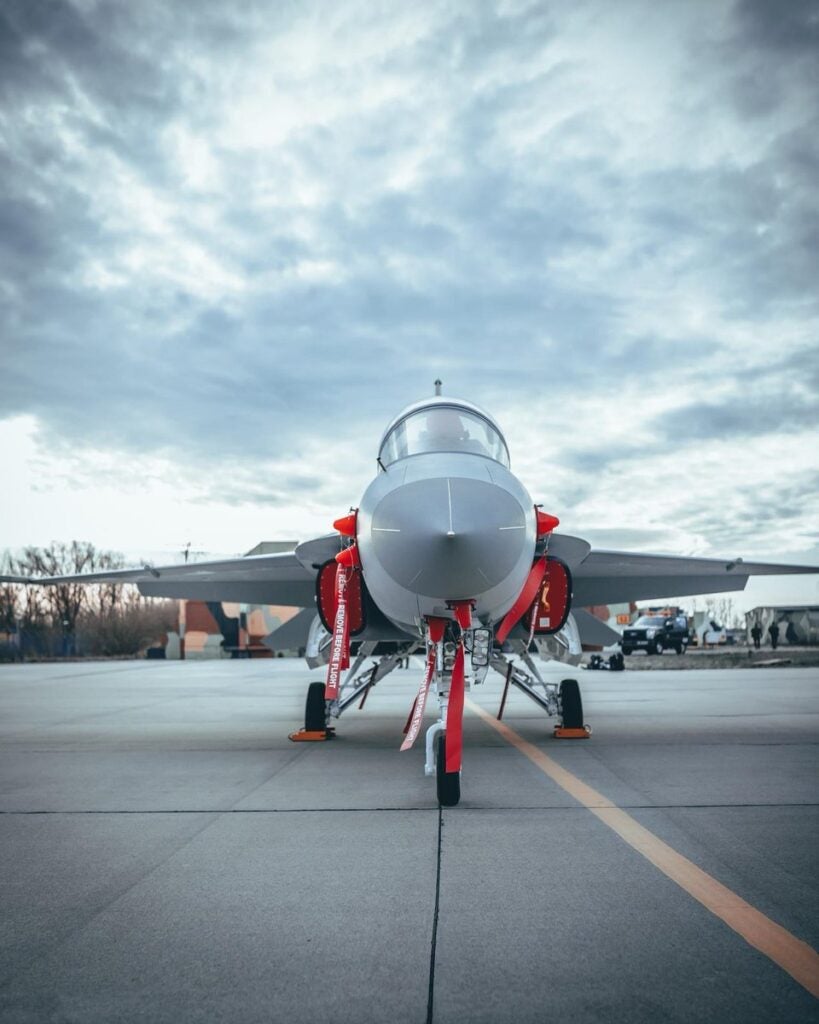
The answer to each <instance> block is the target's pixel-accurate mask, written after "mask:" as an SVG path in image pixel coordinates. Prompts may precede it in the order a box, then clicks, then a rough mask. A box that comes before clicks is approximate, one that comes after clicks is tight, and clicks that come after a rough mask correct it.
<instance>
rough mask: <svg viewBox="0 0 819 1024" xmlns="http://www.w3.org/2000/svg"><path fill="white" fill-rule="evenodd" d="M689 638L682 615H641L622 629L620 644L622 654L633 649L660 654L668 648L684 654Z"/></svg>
mask: <svg viewBox="0 0 819 1024" xmlns="http://www.w3.org/2000/svg"><path fill="white" fill-rule="evenodd" d="M689 639H690V636H689V632H688V621H687V620H686V618H685V616H684V615H678V616H664V615H641V616H640V618H639V619H637V621H636V622H635V623H633V624H632V625H631V626H629V627H628V629H624V630H623V639H622V642H621V645H620V646H621V647H622V650H623V654H633V653H634V651H645V652H646V654H662V653H663V651H668V650H675V651H676V652H677V654H684V653H685V650H686V648H687V647H688V641H689Z"/></svg>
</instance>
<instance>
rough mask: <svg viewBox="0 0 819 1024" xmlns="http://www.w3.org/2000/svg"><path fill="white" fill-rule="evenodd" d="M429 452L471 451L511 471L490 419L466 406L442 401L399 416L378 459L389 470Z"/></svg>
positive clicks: (386, 435) (386, 437)
mask: <svg viewBox="0 0 819 1024" xmlns="http://www.w3.org/2000/svg"><path fill="white" fill-rule="evenodd" d="M428 452H468V453H470V454H472V455H483V456H484V457H485V458H489V459H494V460H495V462H500V463H501V465H503V466H506V467H507V469H508V468H509V452H508V450H507V448H506V442H505V441H504V439H503V437H502V436H501V434H500V432H499V431H498V429H497V427H495V426H494V424H493V423H491V422H490V420H489V419H488V418H487V417H484V416H482V415H481V413H480V412H478V411H477V410H475V409H471V408H467V407H466V406H465V405H460V404H455V403H451V404H450V403H447V404H445V403H443V402H441V401H440V400H438V401H437V402H436V401H434V400H433V401H431V402H430V403H429V404H428V405H424V406H421V407H416V408H413V409H412V411H410V412H409V413H407V415H405V416H403V417H400V418H399V419H398V420H397V421H396V422H395V423H394V424H393V425H392V426H391V427H390V428H389V429H388V430H387V433H386V434H385V435H384V439H383V441H382V442H381V449H380V451H379V453H378V457H379V459H380V460H381V464H382V465H383V466H385V467H386V466H389V465H390V464H391V463H393V462H396V461H397V460H398V459H404V458H407V456H409V455H422V454H426V453H428Z"/></svg>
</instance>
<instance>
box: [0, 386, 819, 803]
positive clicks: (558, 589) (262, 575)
mask: <svg viewBox="0 0 819 1024" xmlns="http://www.w3.org/2000/svg"><path fill="white" fill-rule="evenodd" d="M376 462H377V473H376V476H375V479H374V480H373V481H372V483H371V484H370V485H369V486H368V487H367V489H366V490H365V492H364V494H363V496H362V497H361V500H360V501H359V503H358V506H357V508H356V509H354V510H353V511H351V512H350V514H349V515H346V516H343V517H341V518H340V519H338V520H337V521H336V522H335V523H334V524H333V525H334V527H335V532H333V533H331V534H328V535H326V536H323V537H319V538H317V539H315V540H309V541H307V542H305V543H302V544H299V545H298V546H297V547H296V548H295V550H293V551H292V552H288V553H283V554H271V555H253V556H247V557H244V558H235V559H227V560H223V561H215V562H199V563H193V564H187V563H186V564H183V565H172V566H161V567H154V566H145V567H143V568H141V569H126V570H119V571H112V572H102V573H93V574H89V575H83V576H77V577H47V578H46V577H43V578H36V579H28V578H25V579H23V578H19V577H11V578H10V577H5V578H3V577H0V579H6V580H9V579H13V580H15V581H16V582H26V583H36V584H44V585H47V584H50V583H55V582H61V581H65V580H82V581H84V582H88V583H97V582H110V581H116V582H132V583H135V584H136V585H137V586H138V588H139V590H140V592H141V593H142V594H144V595H146V596H150V597H172V598H189V599H195V600H203V601H239V602H247V603H253V604H280V605H290V606H294V607H298V608H302V609H304V610H303V611H302V612H300V613H299V615H297V616H296V618H295V619H294V620H291V622H289V623H286V624H285V625H284V626H283V627H281V629H280V630H277V631H276V632H275V633H274V634H272V638H271V639H270V642H271V645H272V646H274V647H277V648H283V647H289V646H297V645H298V646H301V645H302V644H303V643H304V645H305V646H306V651H307V659H308V662H309V664H310V665H311V667H317V666H319V665H325V664H326V666H327V678H326V680H322V681H317V682H314V683H312V684H310V687H309V689H308V694H307V702H306V709H305V722H304V729H302V730H301V731H300V732H298V733H294V734H293V737H292V738H293V739H319V738H322V739H323V738H329V737H330V736H332V734H333V729H332V728H331V723H332V722H333V721H334V720H336V719H338V718H339V717H340V716H341V715H342V714H343V713H344V712H345V711H346V710H347V709H348V708H350V707H351V706H352V705H353V704H354V703H355V702H356V701H358V700H359V699H360V701H361V705H363V701H364V699H365V698H366V696H367V694H368V692H369V690H370V689H371V688H372V687H373V686H375V684H376V683H378V682H379V681H380V680H381V679H383V678H384V677H385V676H386V675H387V674H388V673H389V672H391V671H392V670H393V669H394V668H395V667H396V666H397V665H398V664H399V663H400V662H401V661H402V660H403V659H404V658H405V657H407V656H408V655H409V654H414V653H415V654H420V655H422V656H423V658H424V665H425V671H424V678H423V682H422V684H421V687H420V690H419V692H418V696H417V697H416V701H415V704H414V706H413V708H412V710H411V712H410V715H409V719H408V721H407V725H406V728H405V739H404V742H403V744H402V749H404V750H406V749H409V747H410V746H412V744H413V742H414V740H415V739H416V737H417V735H418V734H419V731H420V729H421V726H422V722H423V719H424V711H425V705H426V699H427V695H428V693H429V692H430V690H431V689H434V691H435V693H436V695H437V698H438V703H439V707H440V715H439V717H438V720H437V721H436V722H435V723H434V724H433V725H431V726H430V727H429V728H428V729H427V732H426V762H425V771H426V773H427V774H428V775H430V776H434V777H435V778H436V780H437V795H438V800H439V801H440V803H441V804H442V805H446V806H451V805H453V804H456V803H457V802H458V800H459V799H460V768H461V746H462V740H461V737H462V732H461V725H462V716H463V703H464V691H465V689H467V688H469V687H471V686H474V685H478V684H480V683H482V682H483V680H484V678H485V676H486V674H487V672H488V670H489V668H490V667H491V668H493V669H495V670H496V671H498V672H499V673H501V674H502V675H503V676H504V678H505V680H506V690H504V701H505V697H506V692H507V691H508V687H509V686H510V685H514V686H516V687H518V688H519V689H520V690H522V691H523V692H524V693H526V694H527V695H528V696H529V697H530V698H531V699H532V700H533V701H535V702H536V703H537V704H538V705H539V706H540V707H541V708H542V709H543V710H544V711H545V712H546V714H547V715H550V716H555V717H556V719H557V720H558V722H559V725H558V727H557V728H556V730H555V731H556V734H558V735H567V736H583V735H586V731H587V730H586V728H585V724H584V721H583V710H582V702H581V696H580V691H579V687H578V684H577V681H576V680H574V679H564V680H563V681H562V682H561V683H559V684H555V683H550V682H546V681H545V680H544V679H543V677H542V676H541V674H540V672H539V671H538V668H537V665H536V664H535V661H534V660H533V658H532V652H536V653H538V654H539V655H541V656H542V657H545V658H547V659H556V660H558V661H565V662H568V663H569V664H573V665H577V664H578V662H579V660H580V655H581V651H582V645H583V643H586V644H590V645H598V646H599V645H603V646H605V645H609V644H612V643H616V642H617V641H618V640H619V639H620V637H619V634H618V633H616V632H615V631H614V630H611V629H609V627H607V626H606V625H605V624H604V623H602V622H600V621H599V620H598V619H596V618H595V617H594V616H592V615H591V614H589V613H588V612H587V611H585V610H584V608H586V607H588V606H590V605H599V604H610V603H614V602H621V601H635V600H639V599H647V598H665V597H670V596H682V595H686V594H705V593H718V592H724V591H733V590H742V589H743V588H744V587H745V584H746V583H747V581H748V577H749V576H751V575H758V574H765V575H776V574H783V573H810V572H817V571H819V568H817V567H814V566H797V565H772V564H765V563H759V562H745V561H742V560H741V559H732V560H722V559H712V558H680V557H673V556H665V555H645V554H634V553H631V552H623V551H601V550H592V549H591V545H590V544H588V543H587V542H586V541H584V540H581V539H580V538H577V537H570V536H567V535H565V534H562V533H559V532H557V531H556V529H555V528H556V526H557V525H558V519H557V518H556V517H555V516H552V515H550V514H547V513H545V512H544V511H542V510H541V508H540V507H539V506H536V505H535V503H534V502H533V500H532V498H531V497H530V496H529V494H528V492H527V491H526V488H525V487H524V486H523V484H522V483H521V482H520V481H519V480H518V479H517V477H515V476H514V474H513V473H512V472H511V469H510V459H509V450H508V448H507V445H506V441H505V440H504V436H503V434H502V432H501V430H500V428H499V426H498V425H497V423H496V422H495V420H494V419H493V418H492V417H491V416H490V415H489V414H488V413H487V412H485V411H484V410H482V409H480V408H479V407H478V406H476V405H474V404H473V403H471V402H468V401H463V400H461V399H455V398H451V397H449V396H444V395H442V394H441V393H440V384H439V382H436V394H435V395H434V396H433V397H430V398H427V399H423V400H421V401H419V402H416V403H414V404H413V405H410V406H408V407H407V408H406V409H404V410H403V411H402V412H401V413H399V415H398V416H396V417H395V419H394V420H393V421H392V422H391V423H390V424H389V426H388V427H387V429H386V430H385V431H384V434H383V436H382V438H381V442H380V444H379V447H378V454H377V459H376ZM299 631H301V634H300V635H298V634H299Z"/></svg>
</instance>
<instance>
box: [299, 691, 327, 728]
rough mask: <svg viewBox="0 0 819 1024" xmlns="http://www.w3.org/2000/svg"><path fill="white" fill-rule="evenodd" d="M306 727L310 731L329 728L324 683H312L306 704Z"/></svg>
mask: <svg viewBox="0 0 819 1024" xmlns="http://www.w3.org/2000/svg"><path fill="white" fill-rule="evenodd" d="M304 728H305V729H306V730H307V731H308V732H321V731H322V730H324V729H326V728H327V706H326V704H325V703H324V683H310V685H309V686H308V687H307V700H306V701H305V704H304Z"/></svg>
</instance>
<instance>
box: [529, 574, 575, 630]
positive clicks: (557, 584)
mask: <svg viewBox="0 0 819 1024" xmlns="http://www.w3.org/2000/svg"><path fill="white" fill-rule="evenodd" d="M571 607H572V574H571V572H570V571H569V567H568V565H566V563H565V562H561V560H560V559H559V558H552V557H551V556H549V557H547V559H546V575H545V576H544V577H543V583H542V584H541V587H540V590H539V591H538V596H537V597H536V598H535V600H534V601H533V602H532V604H531V605H530V606H529V611H528V612H527V614H526V618H525V619H523V624H524V625H528V624H529V623H531V621H532V611H533V609H534V613H535V633H540V634H541V635H542V634H544V633H557V631H558V630H560V629H562V628H563V627H564V626H565V625H566V619H568V617H569V612H570V611H571Z"/></svg>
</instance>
